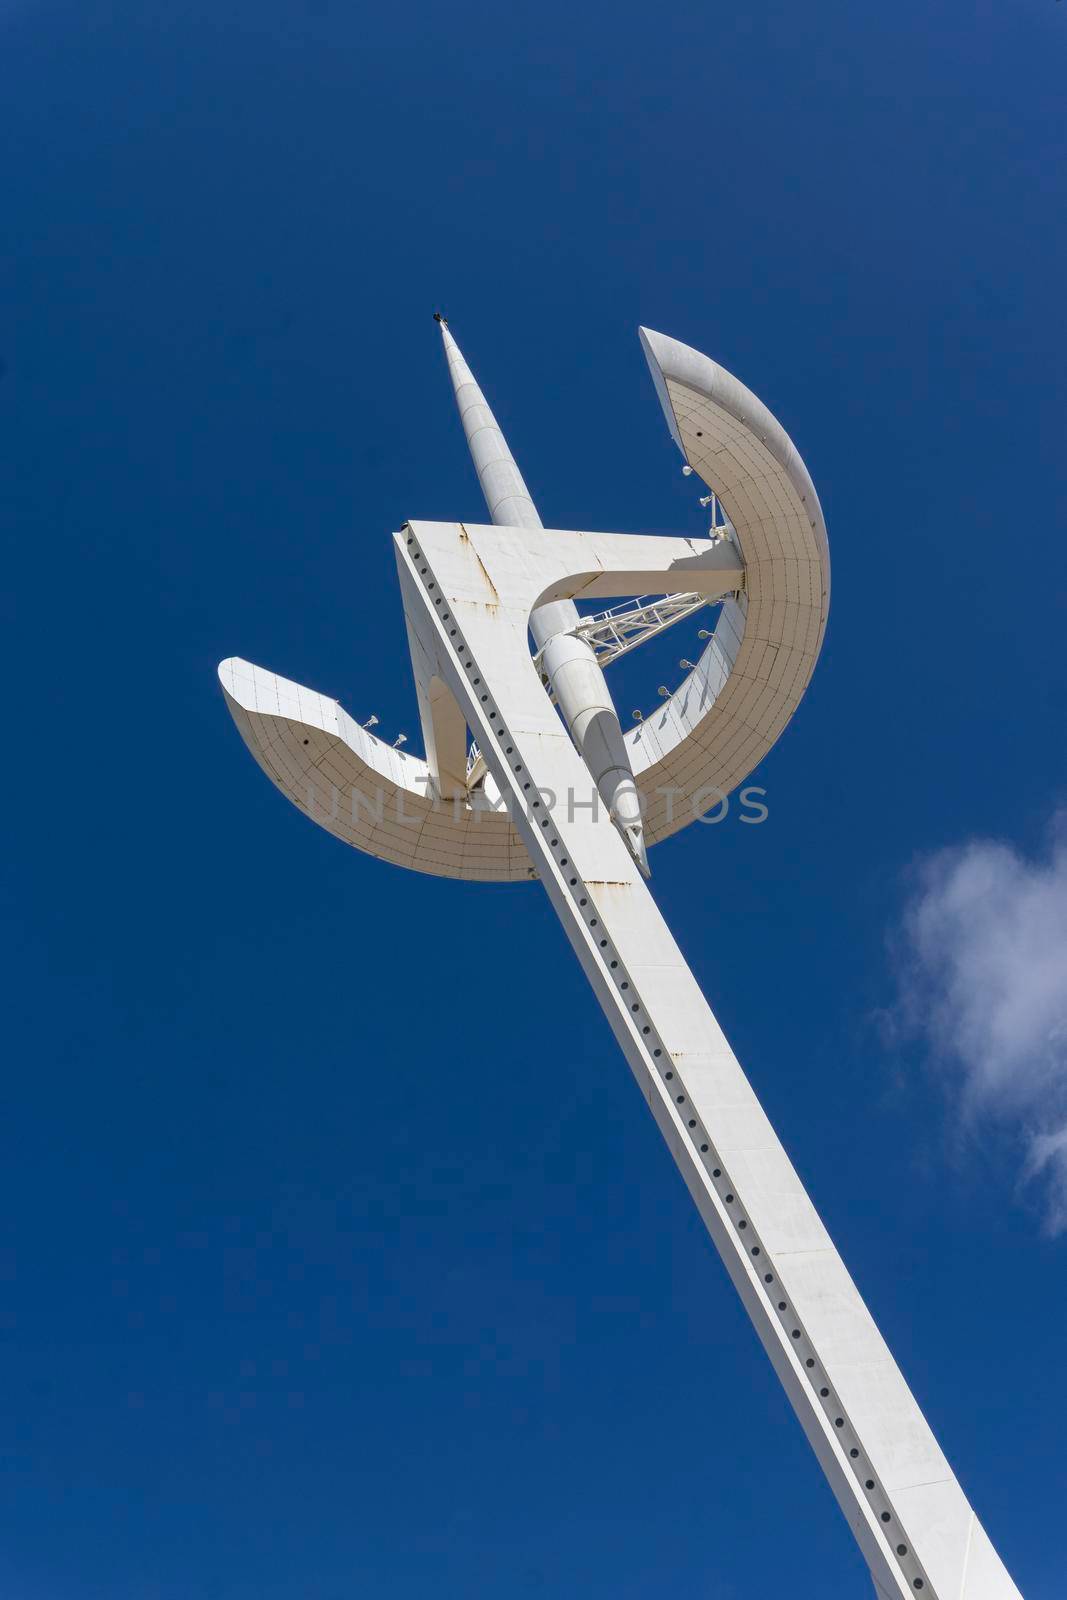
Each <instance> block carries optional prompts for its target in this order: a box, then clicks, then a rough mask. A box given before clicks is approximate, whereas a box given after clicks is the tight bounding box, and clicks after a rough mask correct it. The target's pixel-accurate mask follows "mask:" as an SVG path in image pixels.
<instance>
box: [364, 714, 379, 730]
mask: <svg viewBox="0 0 1067 1600" xmlns="http://www.w3.org/2000/svg"><path fill="white" fill-rule="evenodd" d="M363 726H364V727H365V728H376V727H377V726H378V718H377V717H373V716H372V717H368V718H367V720H366V722H365V723H364V724H363Z"/></svg>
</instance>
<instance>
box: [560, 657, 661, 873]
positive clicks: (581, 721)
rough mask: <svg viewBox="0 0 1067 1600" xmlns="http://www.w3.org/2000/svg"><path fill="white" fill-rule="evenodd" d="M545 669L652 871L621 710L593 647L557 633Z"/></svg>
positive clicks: (618, 818) (631, 843)
mask: <svg viewBox="0 0 1067 1600" xmlns="http://www.w3.org/2000/svg"><path fill="white" fill-rule="evenodd" d="M541 670H542V672H543V673H544V674H545V677H546V678H547V679H548V681H549V683H550V684H551V685H552V689H553V692H554V694H555V696H556V703H557V705H558V706H559V708H560V710H561V711H562V713H563V719H564V721H565V722H566V724H567V726H568V728H569V729H570V732H571V738H572V739H573V740H574V742H575V744H576V745H577V747H578V752H579V754H580V755H581V757H582V760H583V761H584V762H585V764H586V766H587V767H588V768H589V772H590V775H591V777H592V779H593V782H594V783H595V784H596V787H597V793H598V794H599V796H600V798H601V800H602V801H603V802H604V804H605V806H606V807H607V809H608V815H609V816H610V817H611V820H612V821H613V822H614V824H615V826H616V827H617V828H618V830H619V832H620V833H621V834H622V836H623V839H624V840H625V842H626V845H627V848H628V849H629V851H630V854H631V855H632V856H633V857H634V860H635V861H636V862H637V864H638V866H639V867H640V868H641V870H642V872H644V873H645V875H646V876H647V874H648V858H647V856H646V854H645V845H644V828H643V824H642V820H641V797H640V795H639V794H638V791H637V785H636V783H635V782H634V777H633V772H632V771H631V770H630V761H629V756H628V754H627V750H626V741H625V740H624V739H623V736H622V728H621V727H620V726H619V718H618V714H617V712H616V710H615V707H614V706H613V705H612V703H611V697H610V696H609V694H608V686H607V684H606V682H605V681H604V673H603V671H602V669H601V667H600V664H599V662H598V661H597V659H596V656H595V655H594V654H593V651H592V648H591V647H590V645H589V644H587V643H586V641H585V640H584V639H576V638H575V636H574V635H573V634H572V633H557V634H556V635H554V637H553V638H551V639H549V641H548V643H547V644H546V645H545V647H544V650H543V651H542V654H541Z"/></svg>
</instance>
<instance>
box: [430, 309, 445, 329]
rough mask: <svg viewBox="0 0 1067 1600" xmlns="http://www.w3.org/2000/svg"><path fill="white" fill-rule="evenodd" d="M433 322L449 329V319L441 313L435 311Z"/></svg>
mask: <svg viewBox="0 0 1067 1600" xmlns="http://www.w3.org/2000/svg"><path fill="white" fill-rule="evenodd" d="M433 320H434V321H435V322H439V323H440V324H441V326H442V328H447V327H448V318H447V317H443V316H442V315H441V313H440V312H439V311H435V312H434V314H433Z"/></svg>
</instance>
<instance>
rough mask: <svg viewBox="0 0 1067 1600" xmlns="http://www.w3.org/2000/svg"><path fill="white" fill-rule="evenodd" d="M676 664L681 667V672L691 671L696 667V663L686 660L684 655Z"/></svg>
mask: <svg viewBox="0 0 1067 1600" xmlns="http://www.w3.org/2000/svg"><path fill="white" fill-rule="evenodd" d="M678 665H679V666H680V667H681V669H682V671H683V672H693V671H694V670H695V667H696V663H695V662H694V661H687V660H686V659H685V657H684V656H683V657H682V659H681V661H679V663H678Z"/></svg>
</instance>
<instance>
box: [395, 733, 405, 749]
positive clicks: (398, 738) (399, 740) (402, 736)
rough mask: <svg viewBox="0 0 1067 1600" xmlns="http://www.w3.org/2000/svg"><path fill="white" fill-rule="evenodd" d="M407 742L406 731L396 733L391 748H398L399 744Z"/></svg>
mask: <svg viewBox="0 0 1067 1600" xmlns="http://www.w3.org/2000/svg"><path fill="white" fill-rule="evenodd" d="M407 742H408V736H407V734H406V733H398V734H397V736H396V738H395V739H394V740H393V749H394V750H399V749H400V746H401V745H402V744H407Z"/></svg>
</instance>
